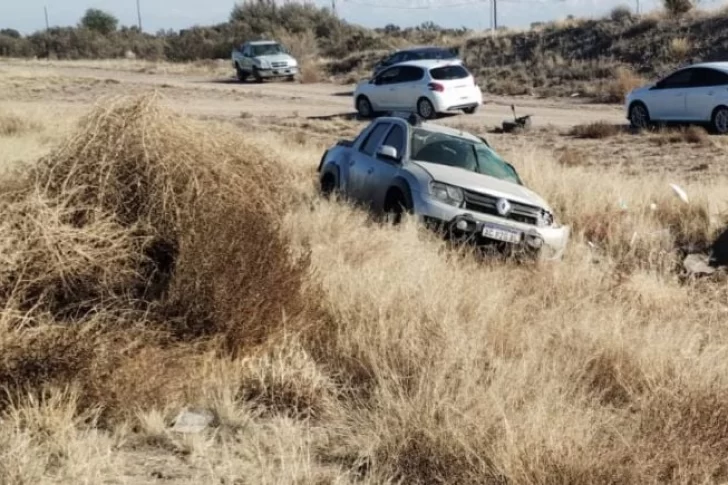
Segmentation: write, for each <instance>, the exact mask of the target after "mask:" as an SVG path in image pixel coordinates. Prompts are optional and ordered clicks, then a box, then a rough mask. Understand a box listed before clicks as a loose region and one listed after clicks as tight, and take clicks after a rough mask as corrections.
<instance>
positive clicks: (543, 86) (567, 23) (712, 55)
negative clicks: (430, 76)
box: [0, 0, 728, 102]
mask: <svg viewBox="0 0 728 485" xmlns="http://www.w3.org/2000/svg"><path fill="white" fill-rule="evenodd" d="M664 4H665V13H664V14H659V13H658V14H650V15H636V14H634V13H633V12H632V11H631V10H630V9H629V7H627V6H619V7H617V8H615V9H613V11H612V12H611V13H610V14H609V15H607V16H606V17H605V18H602V19H575V18H573V17H572V16H569V17H567V18H566V19H565V20H560V21H554V22H545V23H544V22H539V23H535V24H533V25H532V26H531V28H530V29H528V30H523V31H515V30H509V29H505V30H503V31H501V32H498V33H497V34H496V35H491V34H480V35H476V34H475V33H473V32H472V31H469V30H468V29H465V28H461V29H444V28H441V27H439V26H438V25H436V24H434V23H432V22H427V23H425V24H422V25H420V26H417V27H410V28H401V27H399V26H396V25H391V24H390V25H387V26H385V27H383V28H378V29H367V28H364V27H362V26H358V25H354V24H350V23H348V22H346V21H343V20H341V19H339V18H338V17H336V16H335V15H333V13H332V12H331V11H330V10H328V9H326V8H318V7H315V6H312V5H301V4H286V5H283V6H277V5H275V4H274V3H272V1H271V0H249V1H247V2H245V3H243V4H240V5H238V6H236V7H235V8H234V9H233V10H232V12H231V14H230V18H229V20H228V21H227V22H225V23H221V24H217V25H212V26H193V27H191V28H188V29H183V30H180V31H172V30H169V31H160V32H157V33H156V34H154V35H152V34H147V33H143V32H140V31H139V30H138V29H137V28H136V27H127V26H121V27H118V22H117V20H116V19H115V18H114V17H113V16H111V15H109V14H107V13H105V12H102V11H99V10H94V9H90V10H89V11H87V13H86V15H85V16H84V17H83V18H82V19H81V21H80V22H79V24H78V25H77V26H75V27H54V28H51V29H49V30H48V31H39V32H36V33H34V34H31V35H29V36H26V37H24V36H22V35H20V34H19V33H18V32H17V31H15V30H12V29H5V30H0V55H1V56H10V57H39V58H51V59H55V58H57V59H99V58H120V57H124V56H126V57H135V58H139V59H146V60H152V61H160V60H167V61H173V62H187V61H195V60H203V59H228V58H229V56H230V49H231V47H232V46H233V45H235V44H239V43H241V42H244V41H245V40H249V39H255V38H263V37H272V38H277V39H279V40H281V41H282V42H284V43H285V44H286V45H287V46H288V47H289V48H290V49H291V50H292V51H293V54H294V55H295V56H296V57H298V58H299V59H301V60H302V61H303V62H307V63H308V64H307V65H308V71H309V72H310V71H311V69H312V67H311V66H313V68H315V69H316V70H317V73H316V75H315V76H314V77H315V78H327V77H328V78H331V77H333V78H335V79H337V80H339V81H343V82H355V81H358V80H359V79H361V78H362V77H363V76H366V75H367V74H368V72H369V70H370V69H371V67H372V65H373V64H374V63H375V62H376V61H377V60H378V59H380V58H381V56H382V55H383V54H384V53H386V52H387V51H388V50H391V49H394V48H398V47H403V46H407V45H412V44H442V45H448V46H451V47H456V48H457V49H458V50H459V51H460V54H461V56H462V57H463V59H464V60H465V62H466V64H467V65H468V67H469V68H470V69H471V70H472V71H473V72H474V73H475V74H476V77H477V78H478V80H479V82H480V83H481V86H482V87H483V88H484V89H486V90H487V91H488V92H490V93H493V94H504V95H521V94H536V95H543V96H568V95H572V94H575V93H576V94H578V95H580V96H583V97H590V98H596V99H598V100H600V101H605V102H621V100H622V98H623V96H624V93H625V92H626V90H629V89H630V88H631V87H634V85H635V84H639V83H641V82H644V80H645V78H654V77H657V76H660V75H662V74H664V73H665V72H667V71H669V70H671V69H674V68H675V67H677V66H678V65H680V64H683V63H685V62H691V61H697V60H714V59H724V58H725V57H726V54H728V13H726V12H725V11H723V12H720V13H718V14H713V15H708V14H706V13H704V12H700V11H698V10H696V9H694V8H693V7H694V4H693V2H692V1H690V0H664Z"/></svg>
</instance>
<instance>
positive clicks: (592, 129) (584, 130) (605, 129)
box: [569, 121, 622, 140]
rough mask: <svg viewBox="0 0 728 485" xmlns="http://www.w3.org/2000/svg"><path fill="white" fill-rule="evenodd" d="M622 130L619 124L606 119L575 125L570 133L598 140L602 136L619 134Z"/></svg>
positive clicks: (609, 136) (577, 136)
mask: <svg viewBox="0 0 728 485" xmlns="http://www.w3.org/2000/svg"><path fill="white" fill-rule="evenodd" d="M621 131H622V130H621V128H620V126H619V125H615V124H613V123H608V122H606V121H596V122H594V123H589V124H586V125H576V126H574V127H573V128H572V129H571V131H570V132H569V135H571V136H574V137H576V138H591V139H596V140H598V139H601V138H611V137H613V136H617V135H619V134H620V133H621Z"/></svg>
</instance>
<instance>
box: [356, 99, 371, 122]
mask: <svg viewBox="0 0 728 485" xmlns="http://www.w3.org/2000/svg"><path fill="white" fill-rule="evenodd" d="M356 110H357V112H358V113H359V116H361V117H362V118H369V117H371V116H372V103H370V102H369V99H367V97H366V96H359V98H358V99H357V100H356Z"/></svg>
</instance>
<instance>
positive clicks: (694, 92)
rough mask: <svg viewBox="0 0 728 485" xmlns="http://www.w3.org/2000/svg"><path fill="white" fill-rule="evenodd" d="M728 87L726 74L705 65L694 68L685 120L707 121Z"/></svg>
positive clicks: (727, 75)
mask: <svg viewBox="0 0 728 485" xmlns="http://www.w3.org/2000/svg"><path fill="white" fill-rule="evenodd" d="M726 88H728V74H726V73H724V72H722V71H719V70H717V69H711V68H707V67H701V68H695V74H694V75H693V77H692V79H691V86H690V88H689V89H688V93H687V100H686V112H687V117H686V121H696V122H698V121H699V122H708V121H710V119H711V117H712V115H713V110H714V109H715V107H716V106H718V104H719V102H720V101H719V97H720V96H721V95H723V94H724V93H725V90H726Z"/></svg>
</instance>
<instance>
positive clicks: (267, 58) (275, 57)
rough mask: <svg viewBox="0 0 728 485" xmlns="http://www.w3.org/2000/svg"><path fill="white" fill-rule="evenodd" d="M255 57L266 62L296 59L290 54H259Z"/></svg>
mask: <svg viewBox="0 0 728 485" xmlns="http://www.w3.org/2000/svg"><path fill="white" fill-rule="evenodd" d="M255 59H256V60H258V61H265V62H284V61H286V62H289V61H293V60H294V59H293V57H291V56H289V55H288V54H270V55H267V56H257V57H256V58H255Z"/></svg>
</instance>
